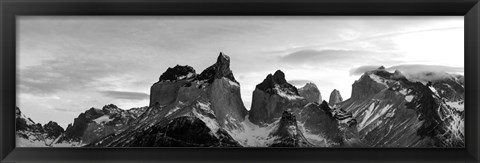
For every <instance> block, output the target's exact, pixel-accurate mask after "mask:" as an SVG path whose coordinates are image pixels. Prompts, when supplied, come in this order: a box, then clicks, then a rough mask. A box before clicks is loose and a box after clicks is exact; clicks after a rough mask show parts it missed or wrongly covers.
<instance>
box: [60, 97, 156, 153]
mask: <svg viewBox="0 0 480 163" xmlns="http://www.w3.org/2000/svg"><path fill="white" fill-rule="evenodd" d="M146 108H147V107H141V108H132V109H129V110H123V109H120V108H118V107H117V106H116V105H113V104H109V105H105V106H103V108H102V109H97V108H90V109H89V110H87V111H85V112H84V113H81V114H80V115H79V116H78V117H77V118H75V119H74V122H73V124H69V125H68V127H67V129H66V130H65V133H63V134H62V135H61V137H59V140H58V141H57V142H55V143H56V144H65V145H66V144H72V145H73V146H82V145H85V144H88V143H91V142H94V141H97V140H98V139H100V138H102V137H104V136H106V135H109V134H111V133H114V132H119V130H121V129H122V128H123V127H124V126H129V125H132V122H134V121H135V120H136V119H137V118H138V117H139V116H140V115H141V114H142V113H143V112H145V110H146Z"/></svg>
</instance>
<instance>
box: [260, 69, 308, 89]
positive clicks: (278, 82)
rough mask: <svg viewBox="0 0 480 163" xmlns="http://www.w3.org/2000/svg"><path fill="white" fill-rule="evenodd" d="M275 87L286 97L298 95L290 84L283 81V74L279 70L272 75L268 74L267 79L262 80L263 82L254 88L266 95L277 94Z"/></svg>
mask: <svg viewBox="0 0 480 163" xmlns="http://www.w3.org/2000/svg"><path fill="white" fill-rule="evenodd" d="M276 87H279V88H280V89H281V90H283V91H285V92H286V93H287V94H288V95H299V94H298V90H297V88H296V87H295V86H293V85H291V84H290V83H287V80H286V79H285V74H284V73H283V72H282V71H280V70H277V71H275V73H274V74H273V75H272V74H268V75H267V77H266V78H265V79H264V80H263V82H262V83H260V84H258V85H257V86H256V88H257V89H259V90H262V91H264V92H266V93H268V94H275V93H278V89H275V88H276Z"/></svg>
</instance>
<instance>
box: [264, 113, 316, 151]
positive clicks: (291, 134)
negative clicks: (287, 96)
mask: <svg viewBox="0 0 480 163" xmlns="http://www.w3.org/2000/svg"><path fill="white" fill-rule="evenodd" d="M272 136H275V137H277V138H276V139H275V140H274V142H273V143H272V145H271V147H311V146H313V145H312V144H311V143H310V142H308V141H307V139H306V138H305V136H304V135H303V134H302V132H301V131H300V129H299V127H298V124H297V120H296V117H295V116H294V115H293V114H291V113H289V112H287V111H284V112H283V113H282V117H281V119H280V122H279V125H278V128H277V129H276V131H275V132H274V133H272Z"/></svg>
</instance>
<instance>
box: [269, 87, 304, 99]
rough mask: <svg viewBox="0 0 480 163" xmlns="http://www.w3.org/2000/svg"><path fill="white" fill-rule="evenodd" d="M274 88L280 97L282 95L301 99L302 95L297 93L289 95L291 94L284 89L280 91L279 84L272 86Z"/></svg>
mask: <svg viewBox="0 0 480 163" xmlns="http://www.w3.org/2000/svg"><path fill="white" fill-rule="evenodd" d="M273 89H275V90H276V92H277V94H278V95H279V96H280V97H283V98H287V99H289V100H297V99H303V97H301V96H298V95H291V94H288V93H287V92H285V91H282V89H281V88H280V86H279V85H277V84H276V85H275V88H273Z"/></svg>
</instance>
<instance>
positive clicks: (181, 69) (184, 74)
mask: <svg viewBox="0 0 480 163" xmlns="http://www.w3.org/2000/svg"><path fill="white" fill-rule="evenodd" d="M194 76H195V69H193V67H191V66H188V65H185V66H181V65H178V64H177V65H176V66H175V67H173V68H171V67H169V68H168V69H167V71H165V72H164V73H163V74H162V75H160V78H159V80H160V81H169V80H173V81H175V80H182V79H188V78H191V77H194Z"/></svg>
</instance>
